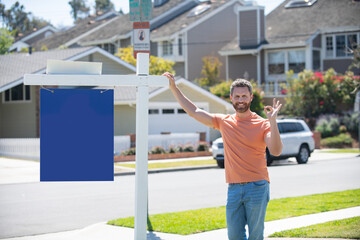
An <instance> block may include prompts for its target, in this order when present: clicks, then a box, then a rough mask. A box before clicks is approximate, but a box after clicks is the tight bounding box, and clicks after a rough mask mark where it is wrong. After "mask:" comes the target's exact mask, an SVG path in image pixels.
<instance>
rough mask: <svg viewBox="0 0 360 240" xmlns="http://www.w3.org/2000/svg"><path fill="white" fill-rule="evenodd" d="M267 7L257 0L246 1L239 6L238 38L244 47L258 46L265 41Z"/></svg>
mask: <svg viewBox="0 0 360 240" xmlns="http://www.w3.org/2000/svg"><path fill="white" fill-rule="evenodd" d="M264 11H265V7H263V6H258V5H257V3H256V1H245V5H244V6H238V8H237V14H238V18H237V20H238V23H237V27H238V39H239V46H240V48H242V49H249V48H256V47H258V46H259V45H260V44H261V43H263V42H264V41H265V14H264Z"/></svg>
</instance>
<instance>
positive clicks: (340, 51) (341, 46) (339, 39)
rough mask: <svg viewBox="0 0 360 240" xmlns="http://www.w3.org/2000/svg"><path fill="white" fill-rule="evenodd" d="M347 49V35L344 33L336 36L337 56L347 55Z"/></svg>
mask: <svg viewBox="0 0 360 240" xmlns="http://www.w3.org/2000/svg"><path fill="white" fill-rule="evenodd" d="M345 50H346V46H345V36H344V35H340V36H336V56H337V57H343V56H345Z"/></svg>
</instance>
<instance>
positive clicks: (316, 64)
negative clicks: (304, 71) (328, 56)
mask: <svg viewBox="0 0 360 240" xmlns="http://www.w3.org/2000/svg"><path fill="white" fill-rule="evenodd" d="M312 61H313V65H312V66H313V70H314V71H316V72H318V71H321V59H320V51H319V50H313V58H312Z"/></svg>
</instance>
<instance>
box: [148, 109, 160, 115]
mask: <svg viewBox="0 0 360 240" xmlns="http://www.w3.org/2000/svg"><path fill="white" fill-rule="evenodd" d="M149 114H159V109H149Z"/></svg>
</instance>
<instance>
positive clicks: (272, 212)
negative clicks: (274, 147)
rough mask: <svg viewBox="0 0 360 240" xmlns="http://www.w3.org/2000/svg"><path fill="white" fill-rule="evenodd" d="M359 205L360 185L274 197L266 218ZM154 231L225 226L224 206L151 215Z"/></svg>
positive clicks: (127, 221) (130, 222)
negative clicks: (350, 187)
mask: <svg viewBox="0 0 360 240" xmlns="http://www.w3.org/2000/svg"><path fill="white" fill-rule="evenodd" d="M359 205H360V189H356V190H348V191H343V192H334V193H326V194H316V195H309V196H303V197H292V198H282V199H274V200H271V201H270V202H269V206H268V209H267V213H266V218H265V221H273V220H278V219H284V218H290V217H295V216H301V215H306V214H312V213H320V212H326V211H332V210H337V209H343V208H349V207H355V206H359ZM149 219H150V223H151V226H152V228H151V229H149V230H151V231H157V232H167V233H174V234H181V235H187V234H194V233H199V232H205V231H211V230H215V229H221V228H226V217H225V207H216V208H204V209H198V210H190V211H183V212H175V213H166V214H156V215H150V217H149ZM108 224H110V225H116V226H123V227H134V217H129V218H122V219H117V220H112V221H109V222H108Z"/></svg>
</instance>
